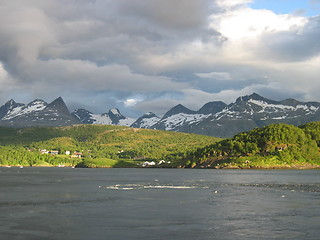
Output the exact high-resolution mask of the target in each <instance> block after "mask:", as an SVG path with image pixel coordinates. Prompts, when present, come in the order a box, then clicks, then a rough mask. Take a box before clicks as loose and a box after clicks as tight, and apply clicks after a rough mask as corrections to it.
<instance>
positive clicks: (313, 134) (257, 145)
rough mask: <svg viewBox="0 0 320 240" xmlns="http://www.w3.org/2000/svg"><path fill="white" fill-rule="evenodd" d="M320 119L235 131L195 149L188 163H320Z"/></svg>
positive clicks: (235, 165) (306, 165) (227, 165)
mask: <svg viewBox="0 0 320 240" xmlns="http://www.w3.org/2000/svg"><path fill="white" fill-rule="evenodd" d="M319 146H320V122H313V123H309V124H306V125H304V126H301V127H295V126H293V125H287V124H273V125H269V126H266V127H263V128H256V129H253V130H251V131H249V132H244V133H240V134H237V135H235V136H234V137H233V138H230V139H224V140H222V141H220V142H216V143H213V144H212V145H210V146H205V147H203V148H200V149H198V150H196V151H195V152H193V153H192V154H191V155H190V156H188V158H187V160H186V161H185V165H186V167H205V168H314V167H320V154H319Z"/></svg>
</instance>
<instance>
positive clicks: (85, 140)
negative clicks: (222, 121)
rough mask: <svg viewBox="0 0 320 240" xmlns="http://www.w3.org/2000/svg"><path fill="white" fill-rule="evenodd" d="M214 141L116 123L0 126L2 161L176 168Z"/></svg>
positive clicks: (37, 164)
mask: <svg viewBox="0 0 320 240" xmlns="http://www.w3.org/2000/svg"><path fill="white" fill-rule="evenodd" d="M217 140H219V139H217V138H213V137H208V136H202V135H195V134H186V133H176V132H168V131H160V130H150V129H135V128H128V127H123V126H114V125H75V126H69V127H33V128H21V129H16V128H5V127H0V165H2V166H8V165H10V166H58V165H60V166H82V167H137V166H141V165H142V164H143V163H145V162H146V161H149V162H150V164H156V166H160V165H161V166H170V167H172V166H173V167H175V166H177V165H178V164H180V163H181V159H183V158H185V157H186V156H187V155H189V154H190V151H194V150H196V149H198V148H199V147H204V146H206V145H208V144H211V143H213V142H215V141H217ZM161 160H162V161H161Z"/></svg>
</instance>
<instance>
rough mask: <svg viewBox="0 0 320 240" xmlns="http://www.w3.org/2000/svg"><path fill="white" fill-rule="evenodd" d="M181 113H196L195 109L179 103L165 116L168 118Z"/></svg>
mask: <svg viewBox="0 0 320 240" xmlns="http://www.w3.org/2000/svg"><path fill="white" fill-rule="evenodd" d="M179 113H186V114H193V113H195V111H192V110H190V109H189V108H186V107H185V106H183V105H182V104H178V105H176V106H174V107H173V108H171V109H170V110H169V111H168V112H167V113H166V114H165V115H164V116H163V117H162V119H164V118H168V117H170V116H172V115H175V114H179Z"/></svg>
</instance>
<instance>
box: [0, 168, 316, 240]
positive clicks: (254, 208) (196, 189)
mask: <svg viewBox="0 0 320 240" xmlns="http://www.w3.org/2000/svg"><path fill="white" fill-rule="evenodd" d="M0 181H1V182H0V194H1V195H0V239H32V240H37V239H110V240H113V239H115V240H116V239H121V240H124V239H148V240H149V239H170V240H171V239H172V240H175V239H203V240H206V239H223V240H224V239H226V240H228V239H299V240H300V239H320V171H319V170H297V171H296V170H196V169H72V168H23V169H20V168H0Z"/></svg>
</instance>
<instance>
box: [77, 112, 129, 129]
mask: <svg viewBox="0 0 320 240" xmlns="http://www.w3.org/2000/svg"><path fill="white" fill-rule="evenodd" d="M71 114H72V115H73V116H74V117H75V118H76V119H78V120H79V121H80V122H81V123H84V124H108V125H120V126H128V127H129V126H130V125H131V124H132V123H133V122H134V121H135V119H133V118H128V117H125V116H123V115H122V114H121V113H120V111H119V109H117V108H113V109H110V110H109V112H107V113H103V114H93V113H92V112H89V111H87V110H85V109H76V110H75V111H74V112H72V113H71Z"/></svg>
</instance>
